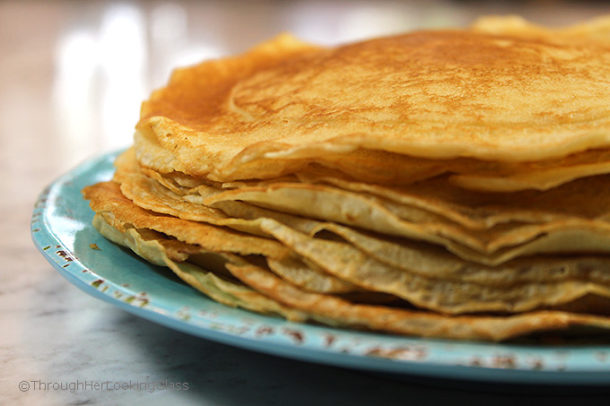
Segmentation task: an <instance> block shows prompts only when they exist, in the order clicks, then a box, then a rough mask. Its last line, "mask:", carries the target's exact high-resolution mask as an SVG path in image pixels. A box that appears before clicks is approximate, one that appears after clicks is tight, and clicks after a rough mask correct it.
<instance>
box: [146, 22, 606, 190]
mask: <svg viewBox="0 0 610 406" xmlns="http://www.w3.org/2000/svg"><path fill="white" fill-rule="evenodd" d="M345 72H350V74H349V75H346V74H345ZM609 76H610V55H609V54H608V52H606V48H605V47H603V46H602V45H601V44H599V43H598V42H596V41H590V42H579V43H578V44H573V43H569V42H568V43H557V42H556V41H555V42H548V43H547V42H545V41H544V39H541V38H535V39H530V38H528V37H527V35H525V36H497V35H490V34H486V33H480V32H475V31H420V32H414V33H408V34H404V35H400V36H394V37H386V38H379V39H374V40H370V41H365V42H361V43H356V44H350V45H345V46H341V47H338V48H330V49H326V48H317V47H313V46H309V45H304V44H303V43H301V42H299V41H297V40H295V39H293V38H291V37H287V36H285V35H284V36H280V37H278V38H276V39H274V40H271V41H269V42H267V43H265V44H263V45H260V46H259V47H257V48H254V49H253V50H251V51H249V52H247V53H245V54H243V55H241V56H238V57H233V58H228V59H225V60H218V61H212V62H205V63H203V64H201V65H197V66H195V67H191V68H184V69H180V70H177V71H176V72H175V73H174V75H173V77H172V79H171V80H170V82H169V84H168V85H167V86H166V87H164V88H162V89H160V90H158V91H156V92H155V93H154V94H153V96H152V97H151V98H150V99H149V100H147V101H146V102H145V103H144V104H143V106H142V114H141V119H140V122H139V123H138V132H139V137H138V138H137V139H136V144H135V146H136V150H137V152H138V159H139V160H140V162H142V163H143V164H144V165H146V166H151V167H154V168H155V169H158V170H159V171H161V172H170V171H173V170H175V171H180V172H184V173H186V174H189V175H195V176H202V177H206V178H209V179H212V180H217V181H228V180H234V179H237V177H239V178H242V179H248V178H261V177H266V178H269V177H275V176H279V175H281V174H283V173H287V172H291V171H294V170H295V165H297V166H301V167H302V166H303V165H305V164H307V163H310V162H317V160H318V159H319V158H318V157H328V155H329V154H330V155H332V154H338V155H339V156H341V157H342V158H345V159H342V161H343V162H342V165H348V164H347V163H346V162H349V155H350V153H352V152H354V151H357V150H359V149H365V150H379V151H386V152H390V153H396V154H400V155H406V156H410V157H418V158H427V159H433V160H438V159H443V160H446V159H453V158H459V157H467V158H475V159H478V160H485V161H503V162H527V161H548V162H552V160H553V159H557V158H563V157H565V156H567V155H570V154H577V153H579V152H582V151H586V150H588V149H592V148H605V147H607V145H608V142H609V140H610V136H609V135H608V133H609V131H608V130H609V129H610V119H609V118H608V113H609V109H610V107H608V106H609V105H610V104H609V103H608V102H609V101H610V100H609V97H608V94H609V92H610V83H609V82H608V81H607V78H608V77H609ZM489 89H493V91H490V90H489ZM211 106H213V108H212V107H211ZM180 134H188V137H184V136H180ZM142 140H147V141H148V142H149V143H150V144H151V145H153V146H157V147H158V148H160V149H162V150H163V151H165V152H169V155H168V157H169V156H171V158H167V157H166V158H161V159H160V157H159V156H158V155H159V154H157V153H156V152H155V151H151V150H148V149H147V147H145V146H144V145H143V144H141V141H142ZM353 166H355V165H350V168H351V167H353ZM403 167H404V166H403Z"/></svg>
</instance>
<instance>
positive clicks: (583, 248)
mask: <svg viewBox="0 0 610 406" xmlns="http://www.w3.org/2000/svg"><path fill="white" fill-rule="evenodd" d="M608 21H610V20H608V19H599V20H596V21H592V22H590V23H584V24H580V25H577V26H573V27H567V28H561V29H553V30H551V29H546V28H544V27H540V26H535V25H532V24H529V23H527V22H525V21H523V20H519V19H516V18H514V17H508V18H498V17H493V18H492V17H490V18H487V19H483V20H480V21H478V22H477V23H475V24H474V25H473V26H472V27H471V28H469V29H466V30H436V31H417V32H412V33H406V34H402V35H396V36H391V37H385V38H377V39H371V40H368V41H363V42H359V43H353V44H346V45H341V46H338V47H334V48H327V47H319V46H315V45H312V44H306V43H303V42H301V41H298V40H296V39H294V38H293V37H291V36H290V35H287V34H285V35H281V36H279V37H277V38H275V39H273V40H271V41H268V42H266V43H263V44H261V45H259V46H257V47H255V48H253V49H252V50H250V51H248V52H246V53H244V54H242V55H238V56H234V57H229V58H224V59H218V60H215V61H207V62H204V63H201V64H199V65H195V66H192V67H187V68H181V69H178V70H176V71H175V72H174V74H173V75H172V77H171V79H170V81H169V83H168V84H167V85H166V86H165V87H163V88H161V89H159V90H157V91H155V92H154V93H153V94H152V95H151V97H150V98H149V99H148V100H146V101H145V102H144V103H143V105H142V110H141V116H140V121H139V122H138V124H137V127H136V132H135V135H134V145H133V148H130V149H129V150H127V151H126V152H125V153H123V154H121V155H120V156H119V157H118V158H117V160H116V162H115V165H116V171H115V174H114V177H113V179H112V180H111V181H110V182H101V183H98V184H96V185H92V186H89V187H87V188H85V189H84V195H85V197H86V198H87V199H88V200H90V205H91V207H92V209H93V210H94V211H95V212H96V216H95V219H94V225H95V226H96V227H97V228H98V229H99V230H100V232H102V234H104V235H106V236H107V237H108V238H110V239H111V240H113V241H115V242H117V243H119V244H121V245H125V246H128V247H130V248H131V249H132V250H133V251H134V252H135V253H136V254H137V255H139V256H141V257H142V258H144V259H146V260H148V261H150V262H152V263H154V264H158V265H164V266H167V267H169V268H170V269H172V270H173V271H174V272H175V273H176V274H177V275H178V276H179V277H180V278H182V279H183V280H184V281H185V282H186V283H188V284H190V285H192V286H193V287H195V288H196V289H198V290H199V291H201V292H202V293H204V294H206V295H208V296H209V297H211V298H213V299H215V300H217V301H220V302H221V303H225V304H227V305H230V306H240V307H242V308H244V309H247V310H251V311H256V312H261V313H265V314H273V315H277V316H280V317H286V318H289V319H294V320H298V321H315V322H318V323H323V324H328V325H334V326H344V327H350V328H366V329H373V330H379V331H384V332H391V333H398V334H408V335H418V336H425V337H444V338H457V339H481V340H505V339H512V338H515V337H519V336H522V335H527V334H531V333H535V332H540V331H549V330H550V331H555V330H565V329H573V328H575V329H576V330H575V332H576V334H579V331H581V330H579V328H583V327H592V328H595V329H598V331H599V332H601V333H602V334H605V335H608V332H609V331H610V322H609V321H608V320H609V319H608V316H610V248H609V247H610V211H609V210H610V194H609V193H608V192H607V190H610V187H608V186H610V173H609V172H610V148H608V147H609V142H610V107H609V106H610V103H609V102H610V81H608V78H609V77H610V65H609V64H608V62H610V53H609V52H608V51H609V50H610V46H609V44H610V43H609V42H608V41H607V38H606V37H607V35H606V34H607V33H608V32H609V31H610V28H609V27H610V24H608Z"/></svg>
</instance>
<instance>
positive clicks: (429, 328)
mask: <svg viewBox="0 0 610 406" xmlns="http://www.w3.org/2000/svg"><path fill="white" fill-rule="evenodd" d="M94 225H95V226H96V228H98V230H99V231H100V232H101V233H102V234H103V235H104V236H105V237H107V238H109V239H111V240H113V241H114V242H116V243H118V244H120V245H124V246H126V247H129V248H131V249H132V250H133V251H134V252H135V253H136V254H138V255H140V256H142V257H143V258H145V259H147V260H148V261H150V262H153V263H157V264H159V265H166V266H168V267H169V268H170V269H171V270H172V271H174V272H175V273H176V274H177V275H178V276H179V277H180V278H181V279H183V280H184V281H185V282H187V283H189V284H190V285H192V286H193V287H195V288H196V289H198V290H200V291H201V292H203V293H205V294H206V295H208V296H210V297H212V298H214V299H215V300H217V301H219V302H221V303H223V304H226V305H228V306H232V307H234V306H238V307H243V308H245V309H248V310H253V311H257V312H262V313H270V314H278V315H281V316H283V317H286V318H288V319H290V320H293V321H304V320H306V319H311V320H315V321H318V322H321V323H325V324H329V325H333V326H350V327H356V328H372V329H376V330H383V331H388V332H394V333H401V334H409V335H413V334H415V335H420V336H427V337H441V338H443V337H451V338H462V339H477V340H493V341H499V340H505V339H507V338H511V337H515V336H520V335H524V334H528V333H532V332H538V331H548V330H555V329H559V328H563V329H565V328H569V327H578V326H587V327H595V328H601V329H608V328H610V321H609V320H608V318H607V317H603V316H588V315H582V314H576V313H569V312H562V311H545V312H536V313H530V314H527V315H525V316H510V317H498V316H496V317H489V316H486V317H485V316H484V317H479V316H461V317H448V316H442V315H437V314H433V313H426V312H421V311H410V310H404V309H393V308H388V307H382V306H373V305H362V304H355V303H351V302H350V301H347V300H344V299H340V298H336V297H332V296H326V295H321V294H316V293H308V292H306V291H302V290H300V289H299V288H297V287H296V286H293V285H290V284H289V283H286V282H282V281H281V280H280V279H277V278H275V277H273V275H272V274H271V273H270V272H268V271H265V270H264V269H263V268H261V267H259V266H256V265H253V264H251V263H249V262H247V261H245V260H243V259H241V258H239V257H235V256H227V257H226V258H225V259H226V262H225V264H226V268H227V269H228V270H229V271H230V272H231V273H233V274H234V275H236V276H238V277H239V278H240V279H241V280H243V281H244V282H246V283H247V285H243V284H241V283H239V282H235V281H230V280H227V279H226V278H225V277H221V276H218V275H217V274H215V273H214V272H212V271H209V270H206V269H204V268H202V267H200V266H198V265H196V264H192V263H189V262H187V261H180V262H178V261H176V260H173V259H170V258H169V256H168V255H167V245H166V242H167V240H165V239H163V238H162V237H157V238H151V239H146V238H144V237H143V235H142V234H143V232H142V230H139V229H135V228H131V227H129V226H128V225H126V224H123V227H124V231H120V230H118V229H116V228H114V227H112V226H111V225H109V224H108V223H107V222H105V220H104V219H103V217H102V216H96V217H95V218H94ZM144 234H145V233H144ZM254 289H258V290H259V291H261V292H267V294H268V296H265V295H263V294H261V293H258V291H257V290H254ZM274 298H278V299H279V300H278V299H274ZM284 302H290V303H291V304H292V305H294V307H292V306H290V305H289V304H285V303H284ZM298 308H302V309H308V310H306V311H303V310H297V309H298Z"/></svg>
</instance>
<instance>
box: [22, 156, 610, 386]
mask: <svg viewBox="0 0 610 406" xmlns="http://www.w3.org/2000/svg"><path fill="white" fill-rule="evenodd" d="M123 150H124V149H119V150H115V151H111V152H107V153H104V154H101V155H97V156H94V157H91V158H89V159H87V160H85V161H84V162H81V163H80V164H79V165H77V166H76V167H74V168H73V169H71V170H70V171H68V172H67V173H65V174H64V175H62V176H60V177H58V178H57V179H55V180H54V181H53V182H51V183H50V184H49V185H48V186H47V187H45V188H44V189H43V190H42V192H41V193H40V194H39V196H38V198H37V200H36V203H35V204H34V210H33V213H32V218H31V236H32V240H33V242H34V245H35V246H36V248H37V249H38V251H39V252H40V253H41V254H42V255H43V257H44V258H45V259H46V260H47V261H48V262H49V263H50V264H51V265H52V266H53V267H54V268H55V270H57V271H58V272H59V273H60V274H61V275H62V276H63V277H64V278H65V279H67V280H68V281H69V282H70V283H71V284H73V285H75V286H76V287H78V288H80V289H81V290H82V291H84V292H85V293H87V294H89V295H91V296H93V297H95V298H97V299H101V300H103V301H105V302H107V303H109V304H112V305H114V306H116V307H118V308H120V309H122V310H125V311H128V312H129V313H131V314H134V315H136V316H138V317H142V318H144V319H146V320H149V321H152V322H154V323H157V324H160V325H163V326H165V327H168V328H172V329H174V330H178V331H181V332H183V333H187V334H191V335H195V336H198V337H201V338H204V339H208V340H212V341H215V342H219V343H223V344H227V345H231V346H235V347H239V348H242V349H246V350H251V351H257V352H262V353H266V354H271V355H275V356H281V357H284V358H290V359H296V360H300V361H306V362H314V363H318V364H324V365H332V366H337V367H344V368H352V369H358V370H367V371H373V372H381V373H390V374H399V375H402V374H408V375H414V376H418V375H419V376H424V377H430V378H441V379H457V380H462V381H478V382H495V383H507V384H531V385H557V384H562V385H565V384H570V385H604V384H609V383H610V366H607V365H606V364H604V367H607V368H606V369H600V370H591V369H578V368H574V367H571V368H570V369H566V370H548V369H520V368H499V367H488V366H473V365H459V364H448V363H442V362H434V361H431V360H409V359H391V358H385V357H374V356H367V355H363V354H355V353H342V352H337V351H336V350H335V351H331V350H330V349H328V348H310V347H306V346H299V345H296V344H295V343H292V344H288V343H278V342H273V343H271V342H270V341H265V339H264V337H262V338H252V337H247V336H243V335H238V334H235V333H231V332H228V331H220V330H215V329H211V328H206V327H205V326H202V325H198V324H194V323H192V322H189V320H184V319H181V318H179V317H178V316H177V315H175V314H167V313H166V312H163V311H162V310H161V309H157V308H156V307H155V306H154V305H152V304H151V305H149V306H146V307H142V306H139V305H138V304H137V303H136V302H126V301H124V300H120V299H118V298H117V297H115V296H113V295H112V294H111V292H112V291H119V292H122V293H123V294H125V295H131V294H133V291H131V290H129V289H128V288H126V287H124V286H121V285H120V284H117V283H115V282H113V281H112V280H108V279H104V283H105V284H108V285H109V286H110V287H111V289H108V290H107V291H105V292H104V291H101V290H99V289H97V288H96V287H94V286H92V285H91V284H90V283H88V282H87V281H85V280H84V279H83V276H82V275H84V274H85V273H86V274H87V275H88V278H89V279H91V277H97V278H98V279H101V278H102V277H101V276H100V275H98V274H97V273H96V272H95V270H93V269H91V268H89V267H87V265H86V264H84V263H83V262H81V260H80V259H78V258H77V256H76V254H75V253H74V252H72V250H71V249H70V248H69V247H67V246H66V244H65V243H64V242H63V241H62V239H61V236H60V235H58V234H57V233H56V232H55V231H54V229H53V224H51V223H50V222H49V221H48V218H47V216H46V214H47V211H48V209H49V207H48V206H47V203H48V201H49V197H50V196H52V195H53V193H56V192H57V190H58V189H61V187H63V186H65V185H66V184H69V183H70V182H71V181H72V180H74V179H77V178H79V177H80V176H84V175H86V174H87V172H88V171H89V170H91V169H92V168H95V167H96V166H97V165H101V164H103V162H104V161H108V160H110V159H112V158H114V157H116V156H117V155H118V154H119V153H120V152H121V151H123ZM50 246H51V247H53V249H45V247H50ZM59 251H62V252H63V254H62V255H53V253H56V252H59ZM66 258H69V261H68V262H66ZM66 264H68V265H69V266H66ZM240 310H241V311H243V312H246V313H245V314H250V312H248V311H246V310H242V309H240ZM263 317H269V318H271V317H272V316H263ZM273 319H274V320H277V318H273ZM286 325H291V326H298V327H300V328H303V327H305V328H314V329H315V328H316V327H318V326H313V325H303V324H302V323H291V322H286ZM321 328H322V329H325V330H331V331H332V332H333V334H341V332H350V331H351V330H343V329H337V328H334V327H326V326H324V327H321ZM351 332H353V331H351ZM371 334H375V333H371ZM409 338H410V339H413V337H409ZM420 340H427V339H426V338H420ZM442 341H447V342H448V343H449V344H451V340H442ZM460 342H461V341H457V342H456V343H460ZM469 343H473V344H476V342H469ZM271 344H272V345H271ZM604 348H605V347H604ZM559 350H560V349H559ZM574 350H575V349H573V348H572V349H571V348H567V349H566V350H565V351H574ZM608 351H609V352H610V346H608Z"/></svg>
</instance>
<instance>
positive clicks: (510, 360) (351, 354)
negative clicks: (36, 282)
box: [32, 152, 610, 385]
mask: <svg viewBox="0 0 610 406" xmlns="http://www.w3.org/2000/svg"><path fill="white" fill-rule="evenodd" d="M117 154H118V152H115V153H111V154H106V155H104V156H101V157H99V158H96V159H93V160H91V161H88V162H86V163H84V164H82V165H80V166H79V167H77V168H76V169H74V170H72V171H71V172H69V173H68V174H66V175H64V176H63V177H61V178H60V179H58V180H57V181H56V182H54V183H53V184H51V185H50V186H49V187H48V188H46V189H45V190H44V191H43V192H42V193H41V195H40V197H39V199H38V201H37V203H36V206H35V208H34V213H33V215H32V236H33V239H34V242H35V244H36V246H37V247H38V249H39V250H40V252H42V254H43V255H44V256H45V257H46V259H47V260H48V261H49V262H50V263H51V264H52V265H53V266H54V267H55V268H56V269H57V270H58V271H59V273H61V274H62V275H63V276H64V277H65V278H67V279H68V280H69V281H70V282H72V283H73V284H74V285H76V286H78V287H79V288H81V289H83V290H84V291H85V292H87V293H89V294H91V295H92V296H95V297H97V298H100V299H102V300H105V301H107V302H109V303H112V304H114V305H116V306H118V307H120V308H121V309H124V310H127V311H129V312H131V313H133V314H135V315H137V316H140V317H144V318H146V319H148V320H152V321H154V322H157V323H159V324H163V325H165V326H167V327H170V328H174V329H176V330H180V331H184V332H187V333H190V334H194V335H197V336H200V337H204V338H207V339H210V340H215V341H219V342H223V343H226V344H230V345H235V346H238V347H243V348H247V349H251V350H256V351H262V352H266V353H270V354H275V355H280V356H284V357H290V358H295V359H301V360H306V361H312V362H318V363H322V364H331V365H337V366H343V367H349V368H357V369H363V370H373V371H379V372H386V373H393V374H409V375H421V376H433V377H437V378H457V379H467V380H485V381H494V382H507V383H508V382H510V383H521V384H524V383H525V384H570V383H571V384H580V385H584V384H586V385H607V384H610V345H608V344H605V345H604V344H595V345H554V346H544V345H533V344H532V345H525V344H493V343H475V342H459V341H450V340H433V339H419V338H407V337H399V336H391V335H385V334H376V333H367V332H357V331H348V330H342V329H336V328H327V327H320V326H315V325H304V324H296V323H291V322H287V321H284V320H281V319H278V318H273V317H267V316H261V315H258V314H254V313H250V312H248V311H244V310H239V309H233V308H229V307H225V306H223V305H220V304H218V303H216V302H213V301H211V300H209V299H207V298H206V297H205V296H204V295H202V294H200V293H199V292H197V291H195V290H194V289H192V288H190V287H189V286H187V285H185V284H184V283H182V282H180V281H179V280H178V279H177V278H176V277H174V276H173V275H172V274H171V273H170V272H169V271H168V270H167V269H165V268H159V267H154V266H151V265H150V264H148V263H146V262H144V261H142V260H140V259H138V258H137V257H136V256H134V255H132V254H131V253H130V252H129V251H127V250H125V249H122V248H120V247H118V246H116V245H114V244H112V243H110V242H109V241H107V240H106V239H104V238H103V237H101V236H100V235H99V234H98V233H97V231H96V230H95V229H94V228H93V226H91V219H92V218H93V212H92V211H91V210H90V209H89V206H88V203H87V202H86V201H85V200H84V199H83V198H82V196H81V193H80V190H81V189H82V188H83V187H84V186H86V185H90V184H92V183H95V182H98V181H103V180H108V179H110V178H111V176H112V172H113V166H112V162H113V160H114V158H115V157H116V155H117Z"/></svg>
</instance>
